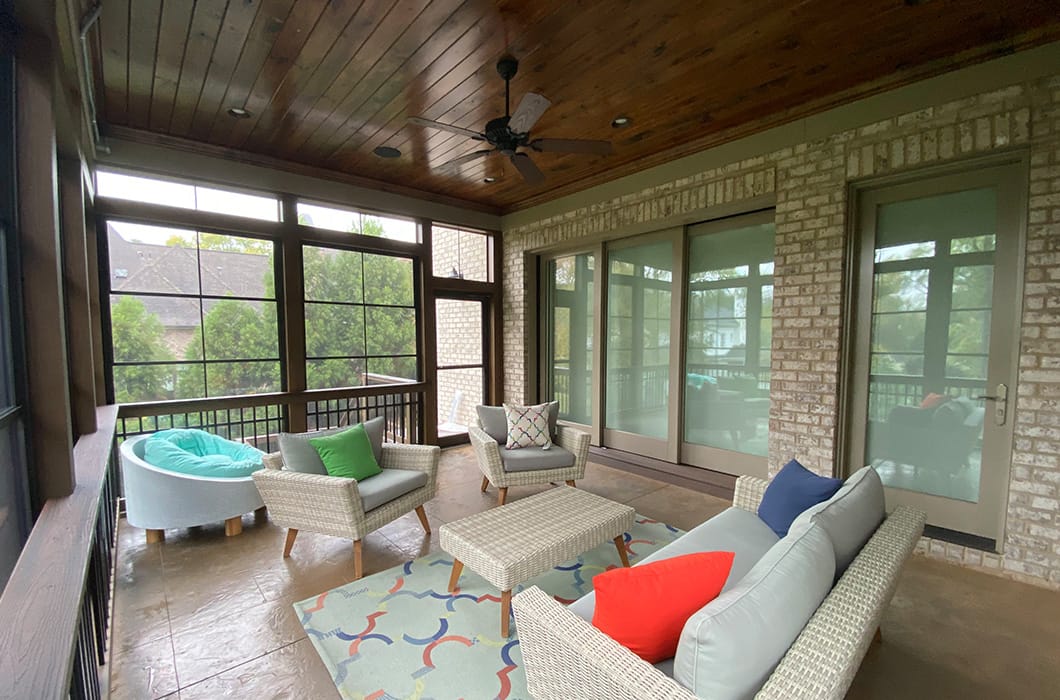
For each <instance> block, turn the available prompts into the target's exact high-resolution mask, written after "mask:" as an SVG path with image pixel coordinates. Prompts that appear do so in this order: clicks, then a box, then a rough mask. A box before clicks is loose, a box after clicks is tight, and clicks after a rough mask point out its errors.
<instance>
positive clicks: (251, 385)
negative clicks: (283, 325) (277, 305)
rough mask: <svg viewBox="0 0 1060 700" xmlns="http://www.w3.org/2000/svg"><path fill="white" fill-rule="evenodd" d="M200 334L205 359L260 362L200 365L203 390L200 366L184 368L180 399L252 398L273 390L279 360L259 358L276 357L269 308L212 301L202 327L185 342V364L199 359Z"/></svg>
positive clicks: (273, 322)
mask: <svg viewBox="0 0 1060 700" xmlns="http://www.w3.org/2000/svg"><path fill="white" fill-rule="evenodd" d="M269 317H271V320H270V318H269ZM204 332H205V335H206V354H207V357H208V358H209V359H211V360H264V361H261V362H226V363H217V364H213V363H211V364H209V365H207V366H206V383H207V386H206V387H205V388H204V387H203V385H202V383H203V369H202V366H201V365H186V366H185V367H184V368H182V370H181V372H180V378H179V381H178V392H179V395H180V396H181V397H189V398H191V397H198V396H205V395H207V394H208V395H210V396H226V395H234V394H256V393H262V392H268V391H277V390H279V388H280V367H279V362H278V361H276V360H267V359H265V358H272V357H276V355H277V351H276V348H277V342H278V340H277V336H276V320H275V312H274V310H273V309H272V308H269V309H268V310H266V307H263V308H262V309H261V310H258V309H256V308H255V306H254V303H253V302H249V301H243V300H240V299H221V300H219V301H215V302H213V303H212V305H211V306H210V309H209V311H207V312H206V315H205V316H203V323H202V325H201V326H200V327H199V328H198V329H196V332H195V336H194V338H193V339H192V341H191V342H190V343H188V346H187V349H186V350H185V352H184V359H185V360H201V359H203V354H202V350H203V333H204ZM206 390H208V391H206Z"/></svg>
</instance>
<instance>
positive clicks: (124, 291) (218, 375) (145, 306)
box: [106, 221, 281, 403]
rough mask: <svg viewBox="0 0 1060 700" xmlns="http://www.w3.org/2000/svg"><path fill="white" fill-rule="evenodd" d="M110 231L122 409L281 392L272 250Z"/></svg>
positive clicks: (152, 232)
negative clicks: (147, 403) (144, 403)
mask: <svg viewBox="0 0 1060 700" xmlns="http://www.w3.org/2000/svg"><path fill="white" fill-rule="evenodd" d="M106 226H107V245H108V249H109V257H110V293H111V294H110V328H111V348H112V352H113V364H112V371H113V381H114V384H113V386H114V400H115V401H116V402H118V403H136V402H141V401H161V400H167V399H192V398H201V397H205V396H231V395H242V394H256V393H263V392H269V391H279V390H280V389H281V382H280V353H279V329H278V328H277V317H276V285H275V265H274V255H275V246H274V244H273V243H271V242H269V241H262V240H258V239H254V238H246V237H241V236H231V235H224V234H217V233H207V232H197V231H193V230H189V229H181V228H165V227H160V226H148V225H142V224H132V223H126V222H122V221H108V222H107V224H106Z"/></svg>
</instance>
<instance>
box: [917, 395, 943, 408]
mask: <svg viewBox="0 0 1060 700" xmlns="http://www.w3.org/2000/svg"><path fill="white" fill-rule="evenodd" d="M949 399H950V397H949V396H946V395H945V394H934V393H932V394H928V395H927V396H925V397H924V400H923V401H921V402H920V408H935V407H936V406H939V405H940V404H942V403H944V402H946V401H949Z"/></svg>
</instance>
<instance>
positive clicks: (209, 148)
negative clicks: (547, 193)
mask: <svg viewBox="0 0 1060 700" xmlns="http://www.w3.org/2000/svg"><path fill="white" fill-rule="evenodd" d="M107 136H109V137H112V138H116V139H121V140H122V141H130V142H132V143H139V144H145V145H148V146H159V147H162V148H172V149H176V150H180V151H187V152H190V153H196V154H200V155H206V156H211V157H214V158H220V159H222V160H228V161H232V162H234V163H245V164H247V165H257V166H260V167H264V168H270V169H272V170H279V171H281V172H289V173H295V174H297V175H304V176H306V177H314V178H320V179H323V180H331V181H333V182H341V183H343V184H345V185H353V186H354V187H364V188H368V189H373V190H377V191H379V192H388V193H390V194H397V195H401V196H404V197H414V198H416V199H420V200H423V201H427V202H435V203H437V204H444V205H446V206H450V207H459V208H461V209H470V210H472V211H480V212H484V213H486V214H493V215H495V216H499V215H500V214H501V209H500V208H499V207H494V206H490V205H488V204H482V203H481V202H472V201H470V200H466V199H458V198H456V197H447V196H445V195H440V194H437V193H434V192H427V191H425V190H417V189H413V188H411V187H402V186H400V185H393V184H390V183H388V182H383V181H381V180H373V179H371V178H366V177H360V176H357V175H350V174H349V173H344V172H341V171H339V170H331V169H328V168H320V167H315V166H312V165H303V164H301V163H295V162H293V161H289V160H283V159H281V158H272V157H270V156H263V155H258V154H255V153H250V152H248V151H241V150H238V149H235V148H226V147H224V146H215V145H212V144H207V143H202V142H199V141H191V140H189V139H182V138H179V137H176V136H169V135H166V134H156V133H151V132H148V131H141V130H139V129H130V128H128V127H123V126H116V125H110V126H108V127H107Z"/></svg>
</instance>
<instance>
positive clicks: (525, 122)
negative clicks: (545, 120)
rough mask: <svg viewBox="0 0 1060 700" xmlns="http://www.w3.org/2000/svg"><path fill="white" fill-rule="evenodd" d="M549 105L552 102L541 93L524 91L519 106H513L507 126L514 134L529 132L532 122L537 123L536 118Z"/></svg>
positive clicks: (538, 117)
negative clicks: (513, 111) (512, 112)
mask: <svg viewBox="0 0 1060 700" xmlns="http://www.w3.org/2000/svg"><path fill="white" fill-rule="evenodd" d="M551 106H552V103H551V102H549V101H548V100H547V99H545V98H544V97H542V96H541V95H537V94H535V93H532V92H528V93H526V94H525V95H523V99H522V101H521V102H520V103H519V106H518V107H516V108H515V113H514V114H513V115H512V118H511V119H510V120H509V121H508V128H509V129H511V130H512V131H513V132H515V133H516V134H526V133H529V132H530V129H532V128H533V126H534V124H537V120H538V119H540V118H541V115H542V114H544V113H545V110H546V109H548V108H549V107H551Z"/></svg>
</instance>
